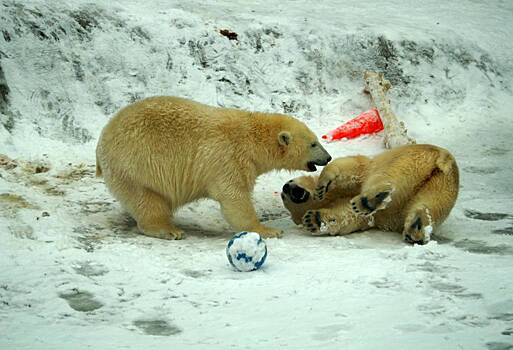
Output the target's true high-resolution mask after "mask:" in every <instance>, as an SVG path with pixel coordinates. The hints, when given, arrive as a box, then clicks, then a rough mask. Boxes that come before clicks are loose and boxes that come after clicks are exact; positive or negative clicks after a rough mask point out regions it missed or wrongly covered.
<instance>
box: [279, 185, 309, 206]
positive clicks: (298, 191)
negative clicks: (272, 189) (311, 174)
mask: <svg viewBox="0 0 513 350" xmlns="http://www.w3.org/2000/svg"><path fill="white" fill-rule="evenodd" d="M282 192H283V193H285V194H286V195H287V196H288V197H289V198H290V200H291V201H292V202H294V203H304V202H306V201H307V200H308V198H310V192H308V191H305V189H304V188H302V187H300V186H298V185H296V184H295V183H293V182H287V183H286V184H285V185H283V188H282Z"/></svg>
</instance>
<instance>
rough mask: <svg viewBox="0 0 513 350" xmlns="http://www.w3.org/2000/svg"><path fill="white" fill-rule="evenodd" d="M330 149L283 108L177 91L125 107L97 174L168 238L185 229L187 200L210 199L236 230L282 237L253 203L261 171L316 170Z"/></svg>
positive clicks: (149, 229)
mask: <svg viewBox="0 0 513 350" xmlns="http://www.w3.org/2000/svg"><path fill="white" fill-rule="evenodd" d="M330 160H331V157H330V155H329V154H328V152H326V150H325V149H324V148H323V147H322V146H321V144H320V143H319V141H318V139H317V137H316V136H315V135H314V133H313V132H312V131H311V130H310V129H309V128H308V127H307V126H306V125H305V124H303V123H302V122H300V121H299V120H297V119H294V118H292V117H290V116H285V115H281V114H269V113H257V112H248V111H242V110H237V109H228V108H218V107H211V106H207V105H204V104H200V103H197V102H194V101H191V100H187V99H183V98H178V97H165V96H160V97H152V98H147V99H145V100H142V101H139V102H136V103H133V104H131V105H129V106H127V107H125V108H123V109H121V110H120V111H119V112H118V113H117V114H116V115H115V116H114V117H113V118H112V119H111V120H110V121H109V123H108V124H107V125H106V126H105V128H104V129H103V131H102V134H101V136H100V140H99V141H98V146H97V148H96V172H97V175H98V176H100V175H103V177H104V179H105V184H106V185H107V187H108V188H109V190H110V192H111V193H112V194H113V196H114V197H115V198H117V199H118V200H119V202H120V203H121V204H122V206H123V207H124V208H125V209H126V210H128V212H129V213H130V214H131V215H132V216H133V217H134V219H135V220H136V221H137V226H138V228H139V230H140V231H141V232H142V233H143V234H145V235H147V236H152V237H157V238H164V239H180V238H181V237H182V234H183V231H182V230H181V229H179V228H178V227H176V226H175V225H174V224H173V221H172V216H173V213H174V211H175V210H176V209H177V208H179V207H180V206H182V205H184V204H186V203H189V202H192V201H195V200H197V199H200V198H211V199H214V200H216V201H218V202H219V203H220V204H221V210H222V213H223V215H224V217H225V218H226V220H227V221H228V222H229V223H230V225H231V226H232V227H233V228H234V229H235V230H238V231H239V230H247V231H255V232H258V233H260V234H261V235H262V236H264V237H276V236H279V235H280V234H281V231H279V230H276V229H273V228H270V227H266V226H264V225H262V224H261V223H260V222H259V220H258V218H257V216H256V212H255V209H254V207H253V205H252V202H251V193H252V190H253V187H254V185H255V181H256V178H257V176H259V175H261V174H263V173H266V172H269V171H271V170H273V169H289V170H307V171H315V170H316V165H326V164H327V163H328V162H329V161H330Z"/></svg>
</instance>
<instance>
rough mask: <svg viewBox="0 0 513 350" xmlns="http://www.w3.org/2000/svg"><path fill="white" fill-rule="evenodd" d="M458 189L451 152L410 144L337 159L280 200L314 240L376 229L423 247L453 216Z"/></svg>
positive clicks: (291, 185)
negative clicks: (450, 213) (399, 235)
mask: <svg viewBox="0 0 513 350" xmlns="http://www.w3.org/2000/svg"><path fill="white" fill-rule="evenodd" d="M458 188H459V173H458V167H457V165H456V161H455V160H454V158H453V156H452V155H451V154H450V153H449V152H448V151H447V150H445V149H443V148H440V147H436V146H432V145H407V146H402V147H397V148H394V149H392V150H389V151H385V152H383V153H381V154H379V155H377V156H376V157H374V158H368V157H364V156H354V157H343V158H338V159H335V160H334V161H332V162H331V163H330V164H329V165H328V166H327V167H325V168H324V169H323V171H322V173H321V175H320V176H319V177H313V176H303V177H299V178H296V179H293V180H290V181H289V182H287V183H286V184H285V185H284V186H283V190H282V194H281V197H282V200H283V203H284V205H285V207H286V208H287V209H288V210H289V211H290V213H291V215H292V219H293V221H294V222H295V223H296V224H301V223H302V224H303V225H304V226H305V227H306V228H307V229H308V230H309V231H311V232H312V233H313V234H314V235H320V234H331V235H343V234H349V233H352V232H355V231H362V230H366V229H369V228H372V227H375V228H378V229H381V230H385V231H396V232H401V233H402V234H403V238H404V240H405V241H407V242H410V243H419V244H424V243H427V242H428V241H429V240H430V238H431V233H432V231H433V230H434V229H436V228H437V227H438V226H439V225H440V224H442V222H443V221H444V220H445V219H446V218H447V216H448V215H449V212H450V211H451V209H452V207H453V206H454V203H455V202H456V198H457V196H458Z"/></svg>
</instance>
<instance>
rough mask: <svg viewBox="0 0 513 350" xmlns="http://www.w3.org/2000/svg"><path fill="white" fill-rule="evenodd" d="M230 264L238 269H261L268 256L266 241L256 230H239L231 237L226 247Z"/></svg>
mask: <svg viewBox="0 0 513 350" xmlns="http://www.w3.org/2000/svg"><path fill="white" fill-rule="evenodd" d="M226 256H227V257H228V261H229V262H230V264H231V265H232V266H233V267H234V268H235V269H236V270H238V271H244V272H246V271H253V270H257V269H259V268H260V267H261V266H262V265H263V264H264V262H265V258H267V246H266V245H265V241H264V240H263V239H262V237H260V235H259V234H258V233H256V232H246V231H243V232H239V233H237V234H236V235H235V236H233V237H232V239H230V241H229V242H228V246H227V247H226Z"/></svg>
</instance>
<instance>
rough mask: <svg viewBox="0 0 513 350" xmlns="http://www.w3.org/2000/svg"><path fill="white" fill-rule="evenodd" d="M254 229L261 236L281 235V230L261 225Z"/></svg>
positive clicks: (272, 236)
mask: <svg viewBox="0 0 513 350" xmlns="http://www.w3.org/2000/svg"><path fill="white" fill-rule="evenodd" d="M254 231H255V232H258V233H259V234H260V236H262V237H263V238H280V237H281V236H282V235H283V231H281V230H277V229H274V228H271V227H267V226H263V225H262V226H260V227H259V228H258V229H255V230H254Z"/></svg>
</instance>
